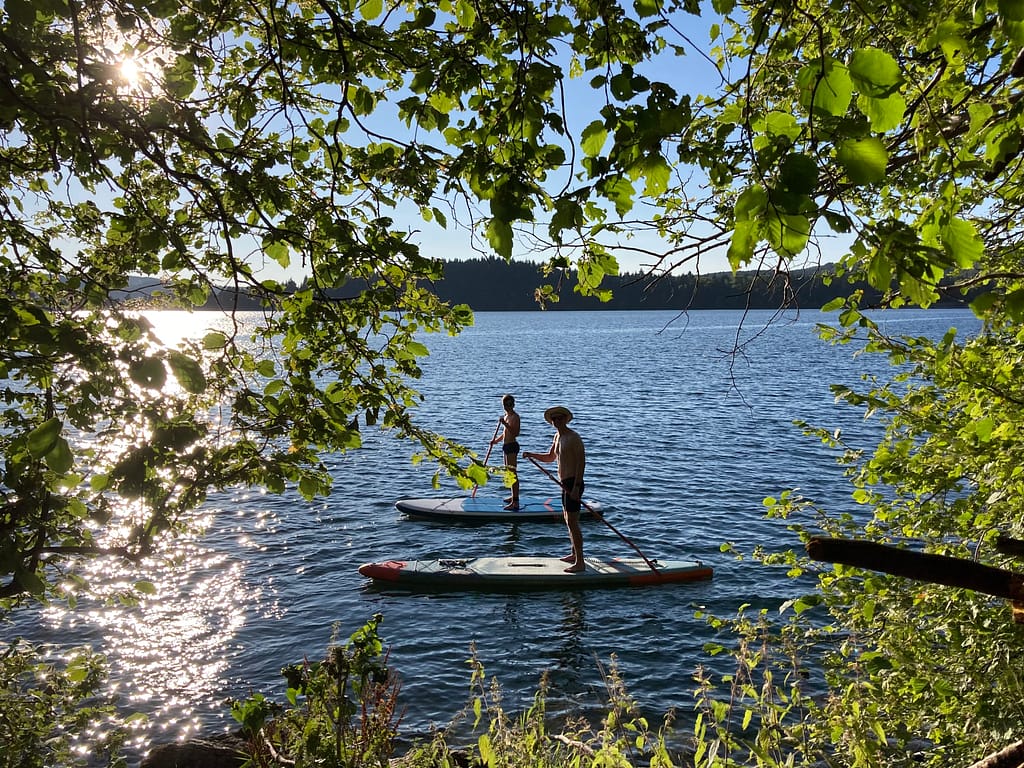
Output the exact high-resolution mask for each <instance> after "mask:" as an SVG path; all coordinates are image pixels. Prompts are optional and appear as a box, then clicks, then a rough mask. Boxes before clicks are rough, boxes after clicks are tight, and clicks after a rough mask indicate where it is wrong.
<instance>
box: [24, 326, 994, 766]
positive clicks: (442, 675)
mask: <svg viewBox="0 0 1024 768" xmlns="http://www.w3.org/2000/svg"><path fill="white" fill-rule="evenodd" d="M882 317H883V318H884V322H885V325H886V327H887V328H888V330H890V331H891V332H893V333H907V334H913V335H932V336H936V335H940V334H941V333H943V332H945V331H946V330H947V329H948V328H949V327H951V326H952V327H956V328H958V329H960V331H961V333H966V332H973V331H975V330H976V329H977V328H978V322H977V321H976V320H975V319H974V318H973V316H972V315H971V314H970V313H969V312H967V311H960V310H948V311H947V310H930V311H928V312H921V311H909V310H908V311H900V312H898V313H895V312H894V313H889V314H886V315H883V316H882ZM830 320H831V316H828V315H823V314H821V313H819V312H814V311H807V312H803V313H801V314H799V315H791V316H787V317H782V318H779V317H773V314H772V313H770V312H752V313H749V314H747V315H746V316H745V317H744V316H742V315H741V314H739V313H735V312H725V311H723V312H716V311H706V312H694V313H691V314H689V315H683V316H679V315H676V314H674V313H666V312H547V313H544V312H523V313H481V314H479V315H477V318H476V325H475V326H474V327H472V328H470V329H468V330H467V331H466V332H465V333H463V334H462V335H460V336H459V337H456V338H449V337H442V336H438V337H428V339H427V342H428V344H429V346H430V348H431V350H432V354H431V356H430V358H428V359H427V360H426V361H425V376H424V378H423V380H422V382H421V384H420V389H421V391H422V392H423V393H424V395H425V396H426V399H425V402H424V403H423V405H422V407H421V408H420V411H419V418H420V421H421V423H422V424H423V425H425V426H427V427H429V428H431V429H434V430H435V431H438V432H441V433H443V434H445V435H448V436H450V437H453V438H455V439H458V440H461V441H464V442H466V443H467V444H468V445H470V446H473V447H475V448H477V449H478V450H479V452H480V453H481V455H482V454H483V453H485V452H486V448H487V443H488V441H489V439H490V438H491V436H492V435H493V433H494V429H495V425H496V423H497V419H498V417H499V416H500V415H501V404H500V397H501V395H502V394H503V393H505V392H511V393H513V394H514V395H515V396H516V400H517V409H518V411H519V412H520V414H521V415H522V419H523V434H522V437H521V438H520V442H521V444H522V446H523V449H524V450H527V451H542V450H544V449H546V448H547V446H548V445H549V444H550V440H551V436H552V430H551V428H550V427H549V426H548V425H547V424H546V423H545V422H544V420H543V417H542V413H543V411H544V409H545V408H546V407H548V406H550V405H554V404H563V405H566V406H568V407H569V408H570V409H571V410H572V411H573V412H574V414H575V419H574V420H573V423H572V426H573V427H574V428H576V430H577V431H578V432H579V433H580V434H581V435H582V437H583V439H584V440H585V442H586V445H587V453H588V464H587V496H588V497H589V498H593V499H597V500H599V501H600V502H601V503H602V504H603V505H604V506H605V508H606V516H607V519H608V521H609V522H611V523H612V524H613V525H614V526H615V527H616V528H617V529H618V530H619V531H620V532H621V533H622V534H623V535H625V536H626V537H628V538H629V539H630V540H631V541H632V542H633V543H634V544H636V546H637V547H639V548H640V549H641V550H642V551H643V552H644V553H645V554H646V555H647V556H648V557H651V558H655V557H658V558H682V559H695V558H696V559H701V560H704V561H706V562H708V563H710V564H711V565H713V567H714V568H715V576H714V579H713V580H712V581H709V582H701V583H696V584H689V585H687V584H683V585H672V586H663V587H651V588H642V589H625V590H609V591H600V590H596V591H588V592H576V593H571V592H562V593H528V594H518V595H516V594H513V595H508V594H504V595H497V594H495V595H491V594H477V593H469V592H467V593H449V594H443V595H436V594H435V595H416V594H406V593H398V592H388V591H381V590H378V589H374V588H370V587H369V586H368V585H367V583H366V581H365V580H364V579H363V578H362V577H361V576H360V575H359V574H358V573H357V572H356V568H357V567H358V566H359V565H360V564H361V563H363V562H367V561H371V560H382V559H390V558H396V559H426V558H434V557H472V556H477V555H493V554H535V555H556V556H557V555H561V554H564V552H565V551H566V545H567V537H566V533H565V530H564V528H563V527H562V526H560V525H558V524H545V523H529V524H527V523H520V524H501V523H492V524H486V525H478V526H475V527H468V526H458V525H449V524H440V523H436V522H433V523H431V522H420V521H413V520H408V519H404V518H403V517H401V516H400V515H399V514H398V513H397V512H396V511H395V509H394V506H393V505H394V501H395V499H397V498H399V497H401V496H432V495H438V494H436V492H434V491H432V489H431V487H430V478H431V475H432V469H431V468H429V467H413V466H412V465H411V462H410V460H409V459H410V456H411V455H412V453H413V447H412V446H410V445H409V444H405V443H400V442H398V441H396V440H394V439H392V438H389V437H386V436H382V435H380V434H378V433H375V432H373V431H372V430H365V431H364V438H365V442H366V445H365V447H364V448H363V449H362V450H360V451H358V452H355V453H351V454H348V455H344V456H337V457H331V465H332V467H333V470H334V474H335V478H336V484H335V490H334V493H333V495H332V496H331V497H330V498H329V499H326V500H317V501H315V502H313V503H307V502H305V501H303V500H302V499H301V498H299V497H298V496H297V495H293V494H288V495H285V496H283V497H277V496H269V495H264V494H260V493H255V492H244V493H242V492H239V493H237V494H233V495H231V496H221V497H214V498H211V500H210V503H209V505H208V507H207V508H206V510H205V511H206V513H207V521H208V528H207V530H206V532H205V534H204V535H202V536H198V537H196V538H194V539H190V540H187V541H181V542H178V543H176V544H174V545H173V546H172V547H170V548H169V550H168V553H167V554H168V555H172V556H173V557H174V558H175V560H174V561H173V562H172V563H167V562H166V561H156V560H155V561H154V562H153V563H151V564H150V565H149V567H148V568H147V569H142V570H127V569H125V568H124V567H123V566H122V565H121V564H119V563H116V562H106V563H97V564H95V565H94V566H92V568H91V570H92V573H93V578H94V579H96V580H98V581H99V582H100V583H102V584H104V585H105V587H106V589H108V590H109V591H113V590H115V589H117V588H120V587H123V586H125V585H126V584H130V583H131V582H132V581H134V580H135V579H138V578H149V579H151V580H153V581H154V582H155V583H156V585H157V594H156V595H153V596H149V597H146V598H145V599H144V600H143V602H142V604H141V605H139V606H137V607H133V608H125V607H108V606H105V605H102V604H99V603H89V604H81V605H80V606H79V608H78V609H77V610H76V611H74V612H68V611H65V610H61V609H59V608H50V609H47V610H46V611H45V612H43V613H42V615H41V616H40V615H39V614H38V613H36V614H33V615H32V616H27V615H22V616H20V617H18V621H17V623H16V624H15V626H14V627H13V632H14V633H26V632H27V633H28V634H30V635H32V636H33V637H36V638H38V639H42V640H51V641H55V642H57V641H59V642H60V643H63V644H65V645H67V644H71V643H90V644H92V645H93V646H94V647H95V648H96V649H97V650H101V651H103V652H104V653H106V654H107V655H108V656H109V658H110V662H111V666H112V671H113V675H114V679H113V685H114V687H115V690H116V691H117V692H118V693H119V694H120V696H121V698H122V701H123V703H124V704H125V705H126V706H127V707H128V708H131V709H136V710H141V711H144V712H147V713H149V714H151V715H152V719H151V722H150V725H148V726H145V727H142V728H141V729H140V731H139V734H138V740H137V745H138V746H139V747H140V748H144V745H145V744H146V743H147V742H164V741H170V740H173V739H175V738H181V737H183V736H184V735H187V734H193V733H195V731H196V730H209V729H215V730H220V729H228V728H233V727H234V726H235V723H234V721H233V720H232V719H231V717H230V714H229V713H228V711H227V709H226V708H225V707H224V706H223V705H222V702H223V701H224V700H225V699H228V698H230V697H241V696H245V695H246V694H248V693H249V692H250V691H257V690H258V691H262V692H264V693H266V694H267V695H268V696H270V697H271V698H276V699H277V700H281V701H283V700H284V696H283V690H284V689H283V686H282V685H281V683H282V679H281V677H280V674H279V672H280V669H281V667H283V666H284V665H286V664H289V663H293V662H296V661H300V660H301V659H302V658H303V657H309V658H311V659H316V658H320V657H321V656H322V654H323V652H324V650H325V648H326V646H327V645H328V644H329V643H330V642H331V641H332V638H334V637H335V636H337V637H340V638H342V639H344V638H347V637H348V635H349V634H351V633H352V632H353V631H354V630H355V629H357V628H358V627H360V626H361V625H362V624H363V623H364V622H365V621H366V620H367V619H368V618H369V617H370V616H372V615H373V614H374V613H377V612H380V613H382V614H383V615H384V623H383V625H382V627H381V630H382V634H383V636H384V639H385V642H386V643H387V644H389V645H390V647H391V663H392V664H393V666H394V667H395V668H396V669H397V671H398V672H399V673H400V675H401V677H402V678H403V681H404V684H403V687H402V693H401V698H402V703H403V705H404V706H405V707H406V715H405V719H404V730H405V732H406V733H408V734H410V735H416V734H419V733H423V732H425V731H426V730H427V729H428V728H429V727H430V726H431V725H432V724H438V725H443V724H445V723H447V722H448V721H449V720H450V719H451V718H452V717H453V716H454V715H456V714H457V713H458V711H459V710H460V709H461V707H462V706H463V705H464V704H465V703H466V701H467V696H468V692H469V669H468V666H467V664H466V661H467V659H468V658H469V656H470V648H471V644H475V647H476V653H477V656H478V658H479V659H480V660H481V662H482V663H483V665H484V667H485V668H486V670H487V672H488V674H490V675H493V676H495V677H497V679H498V680H499V681H500V683H501V685H502V688H503V691H504V694H505V697H506V708H507V709H510V710H512V709H515V708H517V707H518V706H519V705H520V704H523V703H526V702H528V701H530V700H531V699H532V697H533V694H534V692H535V690H536V687H537V683H538V681H539V679H540V677H541V675H542V673H544V672H547V673H548V674H549V680H550V698H551V701H552V708H557V707H569V708H573V709H576V710H583V711H586V710H590V709H591V708H595V707H598V706H600V702H601V700H602V698H603V693H604V685H603V683H602V666H604V665H607V664H608V662H609V660H610V659H611V657H612V656H613V655H614V656H615V658H616V659H617V663H618V666H619V669H620V671H621V673H622V676H623V678H624V679H625V681H626V684H627V686H628V689H629V691H630V692H631V694H632V695H633V696H634V697H635V698H636V699H637V700H638V702H639V703H640V704H641V705H642V706H643V707H645V708H646V709H647V712H648V714H649V716H651V718H652V719H653V720H657V719H658V718H659V717H660V715H661V714H663V713H664V712H665V711H666V710H667V709H668V708H670V707H677V708H679V709H680V710H681V711H687V710H689V709H691V708H692V705H693V696H692V691H693V688H694V685H693V682H692V675H693V672H694V670H695V668H696V667H697V665H698V664H700V663H702V662H706V661H707V659H706V658H705V657H704V656H703V655H702V646H703V645H704V643H705V642H707V641H708V640H710V639H711V630H710V629H709V628H708V627H707V626H706V625H705V623H704V622H703V621H702V620H699V619H696V618H694V611H695V609H696V608H697V607H701V608H704V609H706V610H708V611H710V612H712V613H716V614H720V615H731V614H733V613H734V612H735V610H736V609H737V607H738V606H740V605H741V604H745V603H746V604H752V605H753V606H755V607H762V606H776V605H778V604H779V603H780V602H782V601H783V600H786V599H788V598H791V597H793V596H794V595H795V594H797V593H798V592H799V586H798V585H794V584H793V583H791V582H790V581H789V580H788V579H787V578H786V577H785V574H784V573H782V572H774V571H769V570H766V569H762V568H760V567H758V566H756V565H754V564H750V563H741V562H737V561H735V560H734V559H733V558H732V557H731V556H729V555H724V554H721V553H720V549H719V548H720V545H721V544H722V543H723V542H733V543H734V544H735V545H736V546H737V547H738V548H739V549H741V550H750V549H752V548H753V547H754V546H756V545H758V544H763V545H766V546H768V547H770V548H787V547H790V546H793V545H794V544H795V541H794V538H793V537H792V535H791V534H789V532H788V531H786V530H785V525H784V524H781V523H779V522H776V521H766V520H764V519H763V517H762V512H763V506H762V499H764V498H765V497H766V496H773V495H777V494H778V493H779V492H781V491H782V490H784V489H787V488H799V489H800V490H801V492H802V493H803V494H804V495H805V496H807V497H810V498H813V499H814V500H816V501H817V502H818V503H820V504H822V505H823V506H825V507H827V508H828V509H830V510H832V511H834V512H835V513H841V512H844V511H850V510H851V509H853V507H854V505H853V502H852V501H851V499H850V490H851V489H850V487H849V486H848V484H847V483H846V482H845V481H844V480H843V477H842V473H841V470H840V469H839V468H838V467H836V466H835V463H834V457H833V456H832V455H831V454H830V453H829V452H828V451H827V450H826V449H824V448H823V447H822V446H821V445H820V444H819V443H818V442H817V441H815V440H813V439H810V438H805V437H804V436H803V435H802V434H801V433H800V431H799V430H798V429H797V428H796V427H794V426H793V424H792V421H793V420H794V419H804V420H807V421H809V422H811V423H813V424H815V425H819V426H827V427H830V428H835V427H842V429H843V430H844V433H845V434H846V436H847V439H848V440H849V441H850V442H852V443H853V444H855V445H863V446H865V447H870V446H871V445H873V443H874V441H875V440H876V438H877V437H878V435H879V434H880V431H881V426H880V425H879V424H877V423H873V422H865V421H864V420H863V418H862V414H861V413H860V412H858V411H856V410H854V409H852V408H849V407H847V406H842V405H836V404H835V402H834V399H833V396H832V394H831V393H830V392H829V389H828V386H829V384H830V383H834V382H843V383H847V384H857V383H858V381H859V377H860V375H861V373H863V372H866V371H881V372H883V373H884V372H885V370H886V369H887V364H886V363H885V362H884V361H883V360H882V359H880V358H877V357H875V356H869V357H861V358H858V359H854V358H853V357H852V353H853V351H854V350H853V349H851V348H850V347H845V348H833V347H830V346H829V345H827V344H825V343H823V342H821V341H819V340H818V339H817V336H816V335H815V330H814V328H815V324H816V323H819V322H828V321H830ZM166 321H167V327H168V328H172V327H175V328H178V329H179V332H184V331H181V328H182V327H187V323H186V324H185V325H184V326H183V325H182V321H181V318H180V317H177V316H176V315H175V314H174V313H168V314H167V315H166ZM741 321H742V327H741V325H740V324H741ZM193 322H194V321H193ZM210 322H212V321H210ZM203 324H207V321H206V320H204V321H203ZM738 343H739V344H741V348H740V349H739V351H737V352H734V349H735V347H736V345H737V344H738ZM523 464H524V465H525V466H522V477H521V480H522V486H523V493H524V494H531V493H545V494H548V493H551V492H552V490H555V491H557V488H554V487H553V484H552V481H551V480H550V479H549V478H547V477H546V476H545V475H543V474H542V473H540V471H538V470H537V469H536V468H535V467H533V466H532V465H531V464H530V463H529V462H523ZM450 490H454V489H453V488H452V489H450ZM479 493H480V494H490V495H497V494H499V493H501V494H502V495H504V493H503V489H501V488H498V487H493V488H492V487H487V488H482V489H481V490H480V491H479ZM584 536H585V541H586V549H587V552H588V553H589V554H592V555H610V556H614V555H632V554H634V552H633V550H631V549H630V548H629V547H628V546H627V545H626V544H625V543H624V542H623V541H622V539H620V538H619V537H618V536H617V535H616V534H615V533H614V532H613V531H612V530H611V529H609V528H608V527H607V526H604V525H602V524H601V523H599V522H588V523H585V524H584Z"/></svg>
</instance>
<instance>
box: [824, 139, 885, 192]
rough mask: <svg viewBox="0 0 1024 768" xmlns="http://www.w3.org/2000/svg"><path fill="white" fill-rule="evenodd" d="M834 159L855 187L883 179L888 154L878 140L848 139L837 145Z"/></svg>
mask: <svg viewBox="0 0 1024 768" xmlns="http://www.w3.org/2000/svg"><path fill="white" fill-rule="evenodd" d="M836 159H837V160H838V161H839V164H840V165H842V166H843V170H845V171H846V175H847V177H848V178H849V179H850V181H851V182H853V183H854V184H857V185H863V184H876V183H878V182H880V181H882V180H883V179H884V178H885V171H886V168H887V167H888V164H889V154H888V152H887V151H886V149H885V144H883V143H882V141H881V140H880V139H877V138H875V137H869V138H866V139H850V140H847V141H844V142H843V143H842V144H840V145H839V149H838V150H837V152H836Z"/></svg>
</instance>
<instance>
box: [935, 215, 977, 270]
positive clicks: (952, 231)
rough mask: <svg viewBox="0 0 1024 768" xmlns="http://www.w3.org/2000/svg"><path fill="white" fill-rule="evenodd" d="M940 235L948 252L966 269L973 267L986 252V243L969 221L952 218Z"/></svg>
mask: <svg viewBox="0 0 1024 768" xmlns="http://www.w3.org/2000/svg"><path fill="white" fill-rule="evenodd" d="M940 237H941V239H942V247H943V248H944V249H945V251H946V253H947V254H949V256H950V258H952V259H953V261H955V262H956V264H957V265H958V266H960V267H962V268H964V269H970V268H972V267H973V266H974V265H975V264H976V263H977V262H979V261H981V258H982V256H984V254H985V243H984V241H983V240H982V239H981V236H980V235H979V234H978V230H977V229H976V228H975V226H974V225H973V224H972V223H971V222H969V221H964V220H963V219H958V218H953V219H950V221H949V223H948V224H946V225H945V226H944V227H942V230H941V233H940Z"/></svg>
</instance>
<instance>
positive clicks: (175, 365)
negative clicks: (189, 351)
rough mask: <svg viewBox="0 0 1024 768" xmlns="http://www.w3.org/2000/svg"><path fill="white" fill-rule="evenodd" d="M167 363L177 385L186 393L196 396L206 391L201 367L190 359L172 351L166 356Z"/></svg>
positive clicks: (204, 377)
mask: <svg viewBox="0 0 1024 768" xmlns="http://www.w3.org/2000/svg"><path fill="white" fill-rule="evenodd" d="M167 362H168V363H169V364H170V366H171V370H172V371H173V372H174V376H175V378H177V380H178V383H179V384H181V386H182V389H184V390H185V391H186V392H191V393H192V394H193V395H198V394H202V393H203V392H205V391H206V376H205V374H204V373H203V369H202V366H200V365H199V363H197V362H196V361H195V360H193V359H192V358H191V357H189V356H188V355H185V354H183V353H181V352H178V351H172V352H170V353H169V354H168V356H167Z"/></svg>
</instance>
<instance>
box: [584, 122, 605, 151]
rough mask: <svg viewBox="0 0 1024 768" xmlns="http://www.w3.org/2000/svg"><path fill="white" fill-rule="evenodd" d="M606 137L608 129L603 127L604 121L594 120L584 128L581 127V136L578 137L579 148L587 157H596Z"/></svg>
mask: <svg viewBox="0 0 1024 768" xmlns="http://www.w3.org/2000/svg"><path fill="white" fill-rule="evenodd" d="M607 138H608V130H607V129H606V128H605V127H604V123H602V122H601V121H600V120H595V121H594V122H592V123H591V124H590V125H588V126H587V127H586V128H584V129H583V136H582V137H581V139H580V149H582V150H583V153H584V154H585V155H586V156H587V157H597V156H598V155H599V154H601V150H602V149H603V148H604V143H605V141H606V140H607Z"/></svg>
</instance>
